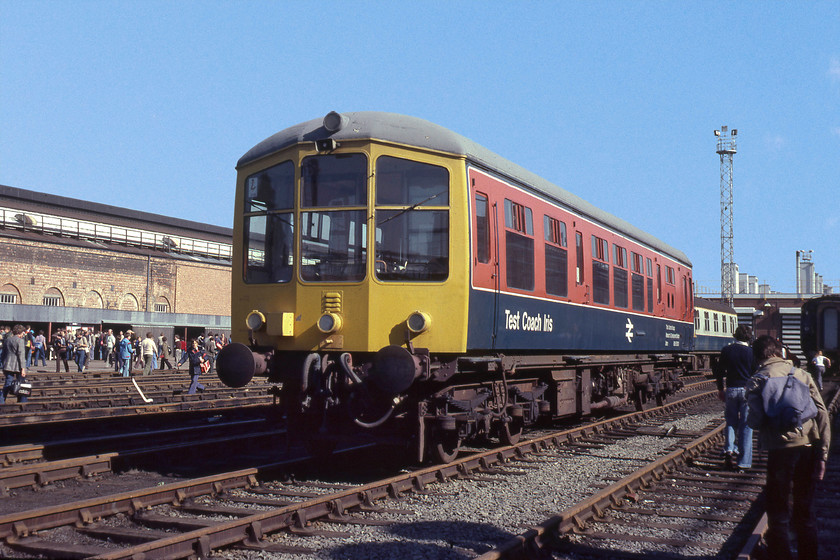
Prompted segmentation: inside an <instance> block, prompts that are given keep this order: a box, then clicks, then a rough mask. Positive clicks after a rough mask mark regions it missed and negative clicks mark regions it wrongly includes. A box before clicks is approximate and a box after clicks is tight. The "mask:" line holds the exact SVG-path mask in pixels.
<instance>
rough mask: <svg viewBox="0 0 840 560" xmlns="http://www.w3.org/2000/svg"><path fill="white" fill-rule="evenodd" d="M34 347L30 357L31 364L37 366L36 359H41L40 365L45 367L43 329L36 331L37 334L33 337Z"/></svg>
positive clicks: (45, 352) (45, 347) (45, 353)
mask: <svg viewBox="0 0 840 560" xmlns="http://www.w3.org/2000/svg"><path fill="white" fill-rule="evenodd" d="M34 344H35V349H34V350H33V352H34V357H33V358H32V362H33V363H32V365H33V366H36V367H37V366H38V360H41V365H43V366H44V367H47V338H46V337H45V336H44V331H38V335H37V336H36V337H35V339H34Z"/></svg>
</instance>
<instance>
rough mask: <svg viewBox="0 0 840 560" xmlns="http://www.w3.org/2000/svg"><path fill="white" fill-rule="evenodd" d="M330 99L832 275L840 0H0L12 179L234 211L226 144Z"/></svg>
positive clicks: (4, 152) (837, 269) (694, 250)
mask: <svg viewBox="0 0 840 560" xmlns="http://www.w3.org/2000/svg"><path fill="white" fill-rule="evenodd" d="M331 110H337V111H361V110H377V111H389V112H395V113H402V114H406V115H412V116H416V117H421V118H424V119H427V120H430V121H432V122H435V123H438V124H440V125H443V126H445V127H447V128H450V129H452V130H454V131H456V132H458V133H460V134H463V135H464V136H467V137H468V138H471V139H472V140H475V141H476V142H478V143H480V144H483V145H484V146H486V147H487V148H489V149H491V150H493V151H495V152H497V153H498V154H500V155H502V156H504V157H506V158H508V159H510V160H512V161H514V162H516V163H518V164H520V165H522V166H524V167H525V168H527V169H529V170H531V171H533V172H535V173H537V174H539V175H542V176H543V177H545V178H546V179H548V180H550V181H552V182H554V183H556V184H558V185H559V186H561V187H563V188H566V189H567V190H569V191H572V192H574V193H575V194H577V195H579V196H581V197H583V198H584V199H586V200H588V201H590V202H592V203H593V204H595V205H596V206H599V207H601V208H603V209H604V210H606V211H608V212H611V213H613V214H615V215H617V216H619V217H621V218H624V219H626V220H627V221H629V222H631V223H633V224H634V225H636V226H638V227H640V228H642V229H644V230H646V231H648V232H650V233H651V234H653V235H655V236H657V237H659V238H660V239H662V240H663V241H665V242H667V243H669V244H670V245H673V246H675V247H677V248H679V249H681V250H683V251H684V252H685V253H686V254H687V255H688V256H689V258H690V259H691V260H692V262H693V263H694V277H695V282H696V284H698V285H699V286H705V287H709V288H713V289H719V287H720V159H719V156H718V155H717V154H716V153H715V149H716V144H715V137H714V135H713V131H714V129H716V128H720V127H721V125H728V126H729V127H731V128H737V129H738V153H737V154H736V155H735V160H734V185H735V189H734V192H735V204H734V209H735V242H734V247H735V260H736V262H737V263H738V264H739V266H740V269H741V272H749V273H750V274H753V275H755V276H757V277H758V278H759V281H761V282H765V283H769V284H770V285H771V287H772V288H773V289H774V290H778V291H793V290H794V287H795V277H794V263H795V252H796V250H798V249H803V250H813V252H814V253H813V258H814V261H815V263H816V270H817V272H818V273H820V274H822V275H823V276H824V278H825V281H826V282H827V283H829V284H832V285H834V286H835V291H837V287H838V285H839V284H840V242H839V241H838V237H839V236H840V224H838V217H840V204H838V199H840V196H839V195H838V186H840V185H839V184H838V183H839V181H838V178H840V4H838V3H837V2H785V3H782V2H749V1H747V2H653V1H651V2H635V1H607V2H598V1H596V2H571V1H569V2H566V1H558V2H496V1H489V2H478V1H475V2H465V1H462V2H370V1H359V0H357V1H355V2H332V1H327V0H324V1H319V2H302V1H301V2H294V1H286V2H258V1H245V2H233V1H231V2H218V1H217V2H213V1H209V2H197V1H196V2H192V1H178V2H171V1H165V2H157V1H134V2H132V1H80V0H74V1H61V0H53V1H48V2H39V1H30V0H27V1H16V0H3V1H2V2H0V184H5V185H9V186H13V187H19V188H23V189H30V190H38V191H44V192H47V193H51V194H59V195H64V196H70V197H74V198H79V199H84V200H91V201H95V202H101V203H106V204H113V205H117V206H122V207H130V208H135V209H138V210H143V211H147V212H157V213H160V214H163V215H167V216H174V217H178V218H184V219H189V220H195V221H203V222H207V223H210V224H215V225H221V226H227V227H231V226H232V220H233V210H232V209H233V198H234V193H233V190H234V187H235V179H236V172H235V169H234V166H235V164H236V161H237V160H238V159H239V157H240V156H242V155H243V154H244V153H245V152H246V151H248V149H250V148H251V147H252V146H253V145H255V144H256V143H258V142H259V141H261V140H263V139H264V138H266V137H268V136H271V135H272V134H274V133H275V132H277V131H279V130H282V129H284V128H286V127H288V126H291V125H293V124H297V123H299V122H301V121H304V120H309V119H312V118H318V117H321V116H323V115H325V114H326V113H327V112H329V111H331Z"/></svg>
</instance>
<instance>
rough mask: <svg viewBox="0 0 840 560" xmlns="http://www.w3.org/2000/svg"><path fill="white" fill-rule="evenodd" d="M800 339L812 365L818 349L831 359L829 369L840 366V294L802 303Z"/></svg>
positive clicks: (807, 358)
mask: <svg viewBox="0 0 840 560" xmlns="http://www.w3.org/2000/svg"><path fill="white" fill-rule="evenodd" d="M800 320H801V323H800V341H801V343H802V352H803V353H804V354H805V359H806V360H807V362H808V364H809V365H810V362H811V359H812V358H813V357H814V356H815V355H816V353H817V351H818V350H822V352H823V355H825V356H827V357H828V358H829V359H830V360H831V367H830V368H827V369H828V370H829V371H832V370H833V371H837V369H838V367H840V295H829V296H822V297H818V298H814V299H809V300H808V301H806V302H805V303H803V304H802V315H801V319H800Z"/></svg>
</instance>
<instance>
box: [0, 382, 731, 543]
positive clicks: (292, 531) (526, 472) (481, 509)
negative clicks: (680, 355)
mask: <svg viewBox="0 0 840 560" xmlns="http://www.w3.org/2000/svg"><path fill="white" fill-rule="evenodd" d="M713 395H714V393H713V392H707V393H705V394H702V395H699V396H695V397H691V398H688V399H684V400H682V401H677V402H675V403H672V404H668V405H666V406H664V407H660V408H657V409H654V410H653V411H645V412H640V413H633V414H628V415H625V416H622V417H619V418H615V419H611V420H606V421H602V422H599V423H596V424H594V425H587V426H583V427H578V428H573V429H571V430H565V431H563V432H559V433H554V434H550V435H546V436H542V437H539V438H533V439H530V440H528V441H524V442H522V443H520V444H518V445H517V446H511V447H504V448H500V449H496V450H491V451H487V450H483V451H478V450H475V451H474V452H473V453H472V454H470V455H469V456H466V457H464V458H463V459H461V460H458V461H456V462H454V463H452V464H450V465H445V466H437V467H429V468H426V469H420V470H416V471H410V472H403V473H400V474H398V475H394V476H389V477H386V478H385V479H383V480H379V481H375V482H366V483H358V482H347V481H335V480H332V481H330V482H329V483H327V484H325V483H323V482H313V481H301V482H299V483H294V484H292V483H283V484H281V483H277V482H276V480H275V478H276V477H274V474H275V473H276V472H277V470H278V469H280V468H282V469H284V470H287V471H288V470H289V469H293V468H294V467H293V466H292V465H291V464H289V463H286V464H282V465H281V464H274V465H266V466H264V467H261V468H259V469H246V470H242V471H236V472H233V473H228V474H224V475H217V476H213V477H204V478H200V479H195V480H188V481H179V482H175V483H170V484H163V485H155V486H153V487H149V488H144V489H140V490H133V491H131V492H124V493H120V494H115V495H112V496H106V497H104V498H98V499H89V500H83V501H81V502H77V503H73V504H64V505H58V506H54V507H51V508H44V509H40V510H30V511H25V512H19V513H18V514H15V515H10V516H4V517H3V518H0V537H2V538H3V539H4V543H5V544H4V547H7V548H6V550H5V552H8V553H12V554H21V553H24V554H31V555H35V556H40V557H57V556H56V555H57V554H58V553H57V552H56V551H60V554H59V555H58V557H68V554H69V553H70V550H71V547H70V545H69V544H68V542H69V543H75V544H73V547H75V548H72V550H73V554H74V555H75V557H88V556H98V557H102V558H122V557H125V558H131V557H137V555H139V554H142V555H145V557H146V558H179V557H189V556H191V555H199V556H203V555H207V554H209V553H210V551H218V550H219V549H224V550H231V547H239V548H241V547H244V548H245V549H251V550H254V549H258V550H261V551H262V552H264V553H265V552H269V551H271V550H274V551H275V552H285V553H289V552H290V551H297V552H303V549H306V548H308V549H310V550H311V551H317V552H313V553H314V554H323V553H325V552H324V551H329V550H333V551H335V550H336V549H337V548H340V549H342V550H344V551H345V552H348V551H351V550H353V551H356V552H359V553H362V552H365V551H368V552H369V551H370V550H369V549H370V548H371V547H374V548H376V547H385V548H388V547H397V548H398V549H399V547H400V546H406V545H400V544H394V543H393V542H391V543H390V544H389V543H387V542H383V539H388V538H390V539H392V540H393V537H394V535H395V534H399V533H400V531H403V532H406V531H409V528H411V531H416V530H417V529H418V527H419V528H421V529H422V528H423V527H426V528H429V527H437V526H441V527H442V526H444V524H448V525H454V526H456V527H457V526H462V527H463V526H469V527H470V529H471V530H470V531H468V533H469V534H473V535H474V534H484V533H487V536H486V538H485V537H482V539H483V540H482V539H479V540H478V541H476V540H475V539H473V538H472V537H470V538H465V537H457V538H450V539H449V541H451V542H450V544H449V545H446V546H449V547H450V548H452V549H453V550H455V549H458V550H460V549H463V550H464V551H471V552H469V554H468V555H467V556H463V557H470V556H475V555H476V554H478V553H481V552H486V551H487V550H488V549H489V548H491V547H492V546H496V545H498V544H501V543H502V542H504V540H505V538H507V537H509V536H510V535H511V534H515V532H516V531H515V529H516V528H517V527H520V526H521V525H522V524H523V523H527V522H528V521H529V520H530V522H531V523H533V522H534V520H535V519H537V518H540V517H541V516H542V515H543V514H544V511H550V510H553V511H559V510H560V509H562V508H561V507H558V506H559V505H562V504H561V503H560V502H557V500H575V499H576V496H577V495H578V494H580V495H588V494H590V493H591V492H592V490H591V489H590V488H589V486H590V485H591V484H592V483H593V481H594V478H593V476H592V473H604V472H607V473H609V472H616V471H617V470H626V469H628V468H633V469H635V468H638V466H639V465H644V464H647V463H649V462H650V460H651V458H650V457H649V455H650V454H651V453H653V454H654V455H660V454H663V453H665V454H667V453H668V452H670V451H669V450H670V449H672V448H673V447H674V445H676V444H679V445H680V446H683V445H684V442H685V441H686V440H688V439H692V438H693V437H695V436H696V435H697V433H696V432H697V431H698V430H697V428H691V429H686V428H682V427H680V426H681V425H682V424H681V423H683V422H685V421H686V419H687V418H692V419H694V420H693V421H694V422H695V423H696V422H697V421H700V422H701V424H703V426H702V428H703V430H701V431H708V429H709V426H708V425H709V418H714V419H718V420H719V418H720V406H719V404H717V403H716V401H714V400H713ZM697 403H700V404H697ZM692 407H695V408H692ZM696 407H700V408H696ZM710 407H711V408H710ZM704 408H705V409H707V412H705V413H704V412H702V411H701V410H702V409H704ZM704 414H705V418H706V420H703V418H704V416H703V415H704ZM698 415H699V416H698ZM698 418H699V419H700V420H698ZM636 438H642V439H645V440H647V441H648V445H652V446H653V447H650V448H648V449H647V450H646V451H644V452H642V454H641V456H638V457H628V456H625V457H613V456H612V455H615V454H616V453H617V451H616V450H624V451H626V450H627V449H629V448H630V447H631V446H630V445H629V443H628V442H630V441H634V440H635V439H636ZM607 448H608V449H610V450H611V451H609V452H608V453H606V455H605V456H599V453H600V451H598V450H601V451H603V450H604V449H607ZM581 453H589V454H591V455H592V461H590V462H593V461H594V464H593V465H591V466H590V467H591V469H592V470H591V473H590V476H589V477H583V478H582V479H580V480H578V481H577V482H576V484H581V485H582V488H579V489H577V490H573V489H572V488H571V486H570V484H571V483H569V482H568V481H567V482H566V483H565V488H564V489H563V490H560V489H559V487H558V486H556V485H552V486H550V487H549V488H548V489H547V488H545V487H544V485H543V486H541V484H543V483H541V482H540V481H541V480H543V479H547V477H546V475H545V471H546V470H552V471H554V472H555V475H556V474H557V473H560V474H568V472H569V471H570V469H571V467H570V465H573V464H577V465H580V464H581V463H585V462H586V461H582V460H581V457H582V456H581ZM368 455H370V453H368ZM610 461H612V463H610ZM336 462H338V463H341V464H351V463H352V461H348V462H346V463H345V462H342V460H341V458H340V457H339V458H337V459H336ZM607 464H612V466H611V467H610V466H606V465H607ZM298 468H300V467H298ZM340 470H341V469H340ZM273 477H274V478H273ZM526 479H527V480H528V482H527V483H525V484H523V481H524V480H526ZM604 482H605V481H604ZM313 484H314V485H315V486H317V488H315V489H313V488H312V485H313ZM336 484H339V485H340V486H339V487H337V486H336ZM325 487H326V489H325ZM498 487H507V488H508V490H507V492H509V497H510V500H525V502H526V503H521V504H520V503H517V502H512V503H511V504H505V503H498V504H495V505H492V506H488V505H487V504H484V505H482V504H481V503H476V504H475V507H476V508H477V510H478V511H477V512H475V515H478V516H479V519H481V516H484V519H485V521H486V523H478V522H477V521H476V522H467V521H465V519H466V518H467V517H468V514H466V513H463V514H457V515H455V519H454V520H453V519H440V520H438V521H424V522H421V523H418V521H417V517H418V515H421V516H422V517H423V518H424V519H425V518H426V516H427V515H431V514H432V512H440V511H442V510H448V509H449V508H452V507H456V508H463V507H465V504H467V503H471V502H472V500H471V499H469V498H472V497H476V496H478V494H479V493H481V491H484V492H486V491H489V492H490V496H491V497H490V498H487V499H489V500H494V499H495V497H496V494H497V493H498V492H497V490H498ZM525 488H530V489H531V491H532V495H531V497H530V498H529V497H528V492H527V491H525ZM520 494H522V496H520ZM396 498H403V502H404V503H400V502H392V500H394V499H396ZM546 499H550V500H549V501H548V502H544V500H546ZM551 500H554V501H551ZM289 502H294V503H289ZM528 502H533V503H531V504H530V505H529V504H528ZM383 504H384V505H383ZM442 504H443V505H442ZM406 506H409V508H408V509H407V508H406ZM534 506H536V511H537V512H538V513H534V512H530V513H526V510H531V509H533V507H534ZM383 508H384V509H383ZM541 508H542V509H541ZM511 510H512V511H514V512H518V513H517V515H511ZM418 511H420V512H421V514H418ZM164 518H168V519H164ZM371 519H374V520H375V522H371ZM337 523H341V524H342V525H344V527H343V528H342V531H339V532H335V531H333V529H332V528H329V527H330V526H331V525H334V524H337ZM383 524H384V525H383ZM497 524H498V525H500V526H501V527H503V528H504V529H499V528H495V529H493V527H495V526H496V525H497ZM161 526H166V531H167V534H166V535H161V534H159V533H158V532H156V531H160V527H161ZM176 526H177V527H179V529H177V531H178V532H175V531H176V528H175V527H176ZM477 526H480V529H481V530H480V531H476V530H475V529H476V527H477ZM152 527H156V528H155V529H150V528H152ZM349 528H354V529H352V530H351V529H349ZM360 528H361V529H360ZM360 530H361V531H362V534H361V536H360V535H359V534H358V531H360ZM364 531H368V532H370V531H376V532H375V533H374V534H373V535H372V536H371V535H370V534H369V533H364ZM347 532H349V533H350V536H347V535H345V534H344V533H347ZM301 535H305V536H306V538H309V539H312V538H315V539H318V541H317V542H318V544H317V545H316V546H314V547H313V546H312V545H311V544H309V545H308V546H307V545H306V544H305V543H303V542H301V539H303V538H304V537H303V536H301ZM429 538H430V537H429ZM103 539H104V540H103ZM348 539H349V540H348ZM365 539H372V540H371V541H370V542H368V543H366V544H359V543H360V541H364V540H365ZM471 539H472V540H471ZM139 540H144V541H148V542H144V543H143V544H136V543H138V542H139ZM400 542H402V541H400ZM132 543H133V544H132ZM348 543H352V544H348ZM412 546H414V547H415V548H413V550H415V553H416V550H422V549H423V547H429V546H431V547H439V546H442V545H440V544H436V543H431V544H430V543H425V544H422V545H412ZM416 546H420V549H417V548H416ZM348 547H349V548H348ZM218 554H228V553H226V552H214V555H218ZM459 554H462V553H461V552H459ZM463 554H467V552H463ZM409 556H410V555H409ZM239 557H241V556H239ZM324 557H328V556H324ZM359 557H362V556H359Z"/></svg>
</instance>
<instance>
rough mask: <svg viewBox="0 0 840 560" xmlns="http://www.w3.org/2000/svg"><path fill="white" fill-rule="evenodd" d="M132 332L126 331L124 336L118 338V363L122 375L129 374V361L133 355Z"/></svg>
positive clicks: (126, 375) (127, 375)
mask: <svg viewBox="0 0 840 560" xmlns="http://www.w3.org/2000/svg"><path fill="white" fill-rule="evenodd" d="M133 334H134V333H132V332H131V331H126V332H125V336H124V337H123V338H122V340H120V344H119V351H118V355H119V360H118V363H119V365H120V371H121V372H122V376H123V377H129V376H130V375H131V362H132V356H133V355H134V344H133V343H132V342H131V335H133Z"/></svg>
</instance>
